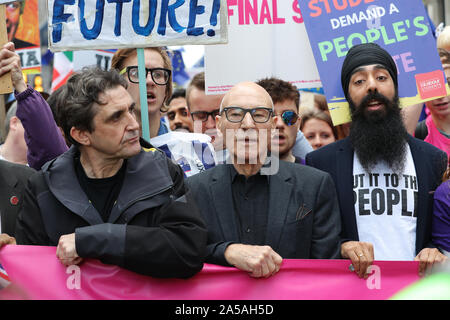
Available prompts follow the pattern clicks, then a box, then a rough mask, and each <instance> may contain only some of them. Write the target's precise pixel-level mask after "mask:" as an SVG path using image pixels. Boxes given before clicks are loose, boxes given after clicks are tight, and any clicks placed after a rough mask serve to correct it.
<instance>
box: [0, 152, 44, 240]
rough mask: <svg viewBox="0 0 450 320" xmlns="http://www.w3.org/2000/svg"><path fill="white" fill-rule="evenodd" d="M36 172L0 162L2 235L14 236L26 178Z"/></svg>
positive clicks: (23, 166) (22, 166)
mask: <svg viewBox="0 0 450 320" xmlns="http://www.w3.org/2000/svg"><path fill="white" fill-rule="evenodd" d="M35 172H36V171H35V170H34V169H32V168H30V167H28V166H25V165H21V164H16V163H12V162H8V161H4V160H0V216H1V224H2V233H7V234H9V235H10V236H14V230H15V228H16V218H17V214H18V212H19V210H20V208H21V207H22V203H23V193H24V191H25V187H26V184H27V181H28V177H30V176H31V175H32V174H34V173H35Z"/></svg>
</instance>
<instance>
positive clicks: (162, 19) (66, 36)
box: [48, 0, 227, 51]
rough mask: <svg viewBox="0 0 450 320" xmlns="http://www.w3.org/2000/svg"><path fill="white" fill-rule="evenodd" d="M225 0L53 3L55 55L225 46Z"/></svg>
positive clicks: (76, 0)
mask: <svg viewBox="0 0 450 320" xmlns="http://www.w3.org/2000/svg"><path fill="white" fill-rule="evenodd" d="M224 3H225V0H212V1H211V0H176V1H171V0H92V1H88V0H49V1H48V10H49V47H50V49H51V50H52V51H62V50H79V49H117V48H129V47H133V48H144V47H151V46H166V45H182V44H211V43H226V42H227V28H226V27H227V24H226V11H225V9H224V8H226V5H224Z"/></svg>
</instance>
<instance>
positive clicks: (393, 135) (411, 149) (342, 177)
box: [306, 43, 447, 277]
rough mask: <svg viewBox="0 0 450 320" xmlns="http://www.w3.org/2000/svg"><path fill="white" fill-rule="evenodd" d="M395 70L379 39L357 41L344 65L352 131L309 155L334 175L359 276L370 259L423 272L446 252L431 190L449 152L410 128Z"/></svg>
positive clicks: (346, 250)
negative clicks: (437, 234)
mask: <svg viewBox="0 0 450 320" xmlns="http://www.w3.org/2000/svg"><path fill="white" fill-rule="evenodd" d="M397 74H398V73H397V67H396V65H395V62H394V60H393V59H392V57H391V55H390V54H389V53H388V52H387V51H386V50H384V49H383V48H381V47H380V46H378V45H377V44H373V43H368V44H361V45H356V46H354V47H352V48H351V49H350V50H349V52H348V54H347V56H346V58H345V60H344V63H343V65H342V70H341V84H342V88H343V91H344V94H345V97H346V99H347V101H348V103H349V106H350V113H351V117H352V124H351V128H350V133H349V136H348V137H347V138H345V139H343V140H340V141H337V142H335V143H332V144H330V145H327V146H325V147H323V148H320V149H318V150H316V151H314V152H311V153H309V154H308V155H307V156H306V164H308V165H311V166H313V167H316V168H318V169H320V170H323V171H325V172H328V173H330V175H331V176H332V177H333V180H334V182H335V185H336V189H337V193H338V198H339V206H340V212H341V219H342V233H341V238H342V239H343V243H342V245H341V255H342V257H343V258H349V259H351V261H352V265H353V267H354V268H355V271H356V272H357V273H358V275H359V276H360V277H367V273H366V272H367V271H368V270H367V269H368V267H369V265H370V264H371V263H372V262H373V260H417V261H420V262H419V274H423V273H424V272H425V271H429V270H430V269H431V268H432V266H433V264H434V263H436V262H441V261H443V260H445V259H446V257H445V256H444V255H443V254H442V253H441V252H440V251H438V249H436V247H435V245H434V244H433V243H432V241H431V240H432V239H431V218H432V212H433V195H432V191H434V190H435V189H436V187H437V186H438V185H439V182H440V178H441V177H442V174H443V172H444V170H445V168H446V160H447V159H446V154H445V153H444V152H443V151H441V150H439V149H437V148H435V147H434V146H432V145H430V144H427V143H425V142H423V141H421V140H419V139H416V138H413V137H412V136H410V135H408V133H407V131H406V129H405V126H404V124H403V122H402V117H401V114H400V108H399V96H398V80H397Z"/></svg>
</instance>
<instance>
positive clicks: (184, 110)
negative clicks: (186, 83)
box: [167, 89, 194, 132]
mask: <svg viewBox="0 0 450 320" xmlns="http://www.w3.org/2000/svg"><path fill="white" fill-rule="evenodd" d="M168 106H169V108H168V110H167V118H168V119H169V127H170V130H172V131H181V132H194V123H193V122H192V118H191V115H190V113H189V110H188V107H187V103H186V90H185V89H177V90H175V92H174V93H173V94H172V97H171V98H170V100H169V101H168Z"/></svg>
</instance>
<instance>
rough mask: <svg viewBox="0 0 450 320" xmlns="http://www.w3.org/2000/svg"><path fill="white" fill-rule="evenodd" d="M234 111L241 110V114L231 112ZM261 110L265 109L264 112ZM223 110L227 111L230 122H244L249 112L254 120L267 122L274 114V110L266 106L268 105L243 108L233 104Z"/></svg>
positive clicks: (226, 114)
mask: <svg viewBox="0 0 450 320" xmlns="http://www.w3.org/2000/svg"><path fill="white" fill-rule="evenodd" d="M232 111H234V112H236V111H240V114H236V113H235V114H231V112H232ZM261 111H263V112H262V113H261ZM223 112H225V116H226V117H227V120H228V121H230V122H233V123H239V122H242V120H244V118H245V115H246V114H247V112H248V113H250V115H251V116H252V119H253V121H254V122H256V123H266V122H267V121H269V119H270V117H271V116H272V114H273V110H272V109H270V108H266V107H256V108H252V109H245V108H241V107H233V106H231V107H226V108H223V109H222V113H223ZM266 112H267V113H266ZM261 117H262V118H261Z"/></svg>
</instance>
